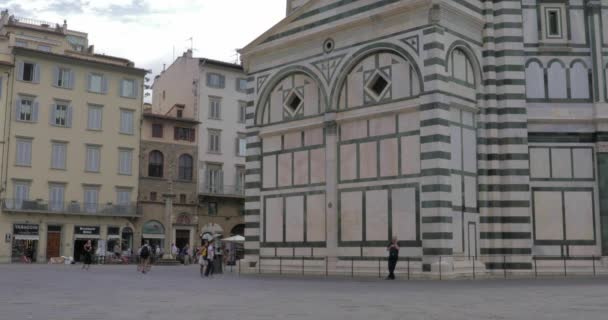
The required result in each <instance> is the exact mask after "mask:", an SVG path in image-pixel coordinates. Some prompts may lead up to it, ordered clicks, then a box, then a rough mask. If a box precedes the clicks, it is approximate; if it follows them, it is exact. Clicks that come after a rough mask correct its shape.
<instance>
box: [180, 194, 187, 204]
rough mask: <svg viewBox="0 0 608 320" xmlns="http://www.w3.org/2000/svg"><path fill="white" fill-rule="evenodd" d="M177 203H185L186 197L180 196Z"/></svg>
mask: <svg viewBox="0 0 608 320" xmlns="http://www.w3.org/2000/svg"><path fill="white" fill-rule="evenodd" d="M179 202H180V203H186V195H185V194H183V193H182V194H180V195H179Z"/></svg>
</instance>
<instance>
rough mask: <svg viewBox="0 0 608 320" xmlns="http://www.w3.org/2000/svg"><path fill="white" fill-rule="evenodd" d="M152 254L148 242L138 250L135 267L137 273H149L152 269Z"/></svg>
mask: <svg viewBox="0 0 608 320" xmlns="http://www.w3.org/2000/svg"><path fill="white" fill-rule="evenodd" d="M151 253H152V248H150V244H148V241H146V242H145V243H144V245H143V246H142V247H141V248H139V265H138V266H137V271H141V273H143V274H146V272H148V271H150V269H151V268H152V267H151V266H150V255H151Z"/></svg>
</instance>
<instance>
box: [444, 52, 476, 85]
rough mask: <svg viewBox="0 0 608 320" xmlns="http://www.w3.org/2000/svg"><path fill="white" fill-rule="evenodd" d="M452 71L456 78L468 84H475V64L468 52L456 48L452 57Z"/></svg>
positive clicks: (453, 76)
mask: <svg viewBox="0 0 608 320" xmlns="http://www.w3.org/2000/svg"><path fill="white" fill-rule="evenodd" d="M450 64H451V68H450V73H451V75H452V78H453V79H454V80H458V81H459V82H462V84H465V85H468V86H475V73H474V71H473V64H472V63H471V60H470V59H469V57H467V55H466V53H464V51H462V50H461V49H454V51H452V56H451V59H450Z"/></svg>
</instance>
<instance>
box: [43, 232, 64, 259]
mask: <svg viewBox="0 0 608 320" xmlns="http://www.w3.org/2000/svg"><path fill="white" fill-rule="evenodd" d="M60 251H61V226H49V227H48V231H47V234H46V259H47V261H48V260H49V259H51V258H54V257H59V256H61V253H60Z"/></svg>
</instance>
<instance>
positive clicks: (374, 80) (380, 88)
mask: <svg viewBox="0 0 608 320" xmlns="http://www.w3.org/2000/svg"><path fill="white" fill-rule="evenodd" d="M389 81H390V80H388V79H387V78H386V77H385V76H384V75H383V74H382V73H380V72H378V71H376V73H374V75H373V76H372V77H371V79H370V80H369V81H368V82H367V85H366V87H367V90H368V91H369V92H370V93H372V94H373V95H374V96H376V98H377V99H380V98H381V97H382V96H383V95H384V93H385V92H386V90H387V89H388V87H389V85H390V82H389Z"/></svg>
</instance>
